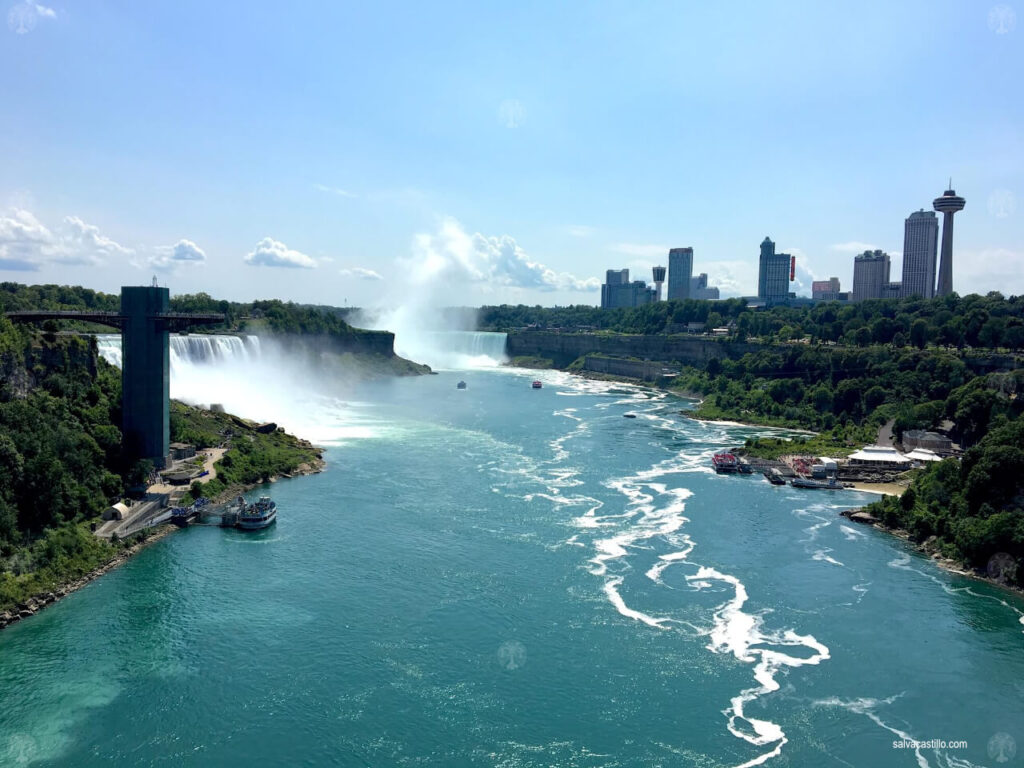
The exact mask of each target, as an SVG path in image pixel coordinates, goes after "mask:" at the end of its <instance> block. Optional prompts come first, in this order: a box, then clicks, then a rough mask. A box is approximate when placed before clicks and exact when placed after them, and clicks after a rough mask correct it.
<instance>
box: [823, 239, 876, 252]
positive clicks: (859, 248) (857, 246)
mask: <svg viewBox="0 0 1024 768" xmlns="http://www.w3.org/2000/svg"><path fill="white" fill-rule="evenodd" d="M829 250H831V251H836V252H838V253H852V254H853V255H855V256H856V255H858V254H861V253H864V251H875V250H878V246H877V245H872V244H871V243H862V242H860V241H858V240H851V241H850V242H848V243H836V244H835V245H830V246H829Z"/></svg>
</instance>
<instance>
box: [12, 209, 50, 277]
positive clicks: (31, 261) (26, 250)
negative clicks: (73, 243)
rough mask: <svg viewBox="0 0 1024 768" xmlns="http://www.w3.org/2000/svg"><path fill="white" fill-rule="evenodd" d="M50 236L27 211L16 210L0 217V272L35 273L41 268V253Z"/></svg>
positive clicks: (48, 231)
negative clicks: (0, 270)
mask: <svg viewBox="0 0 1024 768" xmlns="http://www.w3.org/2000/svg"><path fill="white" fill-rule="evenodd" d="M53 241H54V237H53V234H52V233H51V232H50V230H48V229H47V228H46V227H44V226H43V225H42V223H40V221H39V220H38V219H37V218H36V217H35V216H33V215H32V214H31V213H30V212H29V211H25V210H22V209H20V208H15V209H14V210H13V211H11V212H9V213H6V214H2V215H0V269H2V270H11V271H16V272H34V271H36V270H38V269H39V267H40V266H41V264H40V262H41V253H42V249H43V248H44V247H45V246H47V245H50V244H51V243H53Z"/></svg>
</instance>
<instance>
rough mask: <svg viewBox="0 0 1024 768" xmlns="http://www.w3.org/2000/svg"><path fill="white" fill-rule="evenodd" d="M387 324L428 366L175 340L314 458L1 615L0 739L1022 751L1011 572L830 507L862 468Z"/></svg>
mask: <svg viewBox="0 0 1024 768" xmlns="http://www.w3.org/2000/svg"><path fill="white" fill-rule="evenodd" d="M416 343H417V344H418V345H419V346H418V348H419V349H421V350H424V349H426V350H429V349H433V350H434V353H435V358H434V361H433V363H432V364H436V367H437V368H440V369H442V370H441V371H440V373H439V374H438V375H435V376H421V377H415V378H404V379H386V380H378V381H374V382H369V383H363V384H354V385H350V384H346V385H344V386H343V387H341V386H340V385H339V387H338V388H335V386H334V383H333V382H331V381H321V380H317V377H316V376H315V372H310V371H307V370H305V369H294V370H289V364H290V363H289V358H288V357H287V355H284V354H278V353H277V352H272V351H271V350H269V349H268V348H267V345H266V344H263V343H256V342H254V341H253V340H249V339H245V338H243V337H232V338H229V337H216V338H215V339H206V338H202V337H198V336H190V337H185V338H182V339H179V340H176V341H175V342H174V354H175V358H174V363H173V370H172V395H173V396H175V397H184V398H186V399H190V400H192V401H194V402H202V403H209V402H223V403H224V404H225V405H226V407H228V409H229V410H232V409H238V410H236V412H240V413H241V415H246V416H251V417H252V418H260V419H266V420H277V421H279V422H280V423H283V424H286V425H288V426H289V428H290V429H293V430H294V431H296V432H298V433H299V434H300V435H301V436H303V437H309V438H310V439H313V440H315V441H317V442H320V443H321V444H323V445H325V446H326V447H327V450H326V454H325V455H326V458H327V460H328V468H327V470H326V471H325V472H324V473H322V474H320V475H315V476H310V477H301V478H295V479H290V480H281V481H279V482H277V483H274V484H272V485H269V486H266V487H264V488H262V489H258V490H257V491H255V492H254V493H264V494H269V495H271V496H272V497H273V498H274V500H275V501H276V502H277V506H278V510H279V511H278V521H277V524H276V526H275V527H274V528H272V529H269V530H267V531H264V532H259V533H255V534H251V533H244V532H238V531H232V530H222V529H219V528H214V527H193V528H188V529H185V530H183V531H180V532H176V533H174V534H173V535H171V536H168V537H166V538H164V539H163V540H161V541H159V542H157V543H155V544H153V545H152V546H151V547H149V548H147V549H145V550H143V551H142V552H141V553H140V554H139V555H138V556H136V557H134V558H133V559H131V560H130V561H129V562H127V563H126V564H125V565H123V566H121V567H120V568H118V569H116V570H114V571H112V572H110V573H108V574H107V575H105V576H103V577H102V578H100V579H98V580H97V581H94V582H93V583H91V584H89V585H88V586H87V587H85V588H83V589H82V590H80V591H78V592H76V593H74V594H72V595H70V596H69V597H67V598H66V599H64V600H61V601H60V602H58V603H56V604H55V605H53V606H51V607H49V608H47V609H46V610H45V611H43V612H41V613H40V614H39V615H38V616H35V617H33V618H31V619H28V620H26V621H22V622H19V623H17V624H15V625H13V626H12V627H11V628H9V629H7V630H6V631H4V632H3V633H0V765H3V766H29V765H45V766H69V767H70V766H74V767H75V768H79V767H83V766H86V767H88V766H109V765H163V764H173V765H182V766H251V765H311V766H319V765H343V766H392V765H394V766H402V765H439V766H517V767H518V766H522V767H526V766H538V767H539V766H581V767H586V768H589V767H594V768H597V767H598V766H607V767H609V768H610V767H611V766H617V767H618V766H637V767H640V766H700V767H701V768H709V767H718V766H723V767H730V766H732V767H736V766H760V765H764V766H780V767H781V766H816V767H817V766H836V767H837V768H839V767H840V766H908V767H910V768H915V767H920V766H934V767H936V768H967V767H969V766H990V765H1002V764H1009V765H1013V764H1014V763H1013V762H1010V761H1011V760H1013V759H1016V760H1018V761H1019V760H1020V757H1019V755H1018V749H1020V748H1024V652H1022V650H1024V625H1022V624H1021V617H1022V615H1024V613H1022V612H1024V602H1022V601H1021V599H1020V598H1019V597H1017V596H1015V595H1012V594H1010V593H1007V592H1003V591H1001V590H998V589H996V588H994V587H992V586H989V585H987V584H983V583H979V582H975V581H972V580H969V579H965V578H962V577H959V576H956V575H952V574H949V573H947V572H945V571H942V570H940V569H939V568H937V567H936V566H935V565H934V564H933V563H932V562H931V561H930V560H928V559H927V558H924V557H921V556H920V555H918V554H916V553H915V552H914V551H912V549H911V548H910V547H909V546H908V545H907V544H906V543H905V542H903V541H901V540H899V539H896V538H894V537H890V536H887V535H884V534H882V533H879V532H877V531H875V530H873V529H869V528H862V527H859V526H855V525H853V524H851V523H849V522H848V521H847V520H846V519H845V518H842V517H840V516H839V514H838V513H839V512H840V511H841V510H842V509H845V508H849V507H857V506H861V505H863V504H865V503H867V502H868V501H870V500H871V498H872V497H871V496H869V495H867V494H862V493H857V492H852V491H844V492H841V493H827V492H824V491H803V490H800V489H794V488H790V487H775V486H772V485H770V484H769V483H768V482H766V481H765V480H764V479H763V478H762V477H761V476H760V475H754V476H720V475H716V474H714V473H713V472H712V471H711V468H710V457H711V455H712V453H714V452H715V451H717V450H720V449H721V448H723V447H726V446H732V445H736V444H739V443H742V442H743V440H745V439H746V438H747V437H749V436H752V435H757V434H765V433H767V432H769V431H770V430H767V429H762V428H755V427H742V426H735V425H725V424H713V423H701V422H696V421H693V420H690V419H686V418H682V417H681V416H680V413H679V412H680V410H683V409H685V408H687V407H688V403H687V401H685V400H681V399H678V398H675V397H673V396H670V395H667V394H665V393H661V392H655V391H651V390H646V389H642V388H637V387H631V386H624V385H621V384H611V383H605V382H594V381H588V380H585V379H581V378H576V377H573V376H570V375H568V374H564V373H560V372H556V371H544V372H536V371H524V370H518V369H513V368H507V367H500V366H497V365H496V364H490V363H497V362H500V360H501V359H502V355H503V352H504V339H503V338H500V337H497V336H488V335H486V334H466V335H462V336H458V337H455V336H434V337H430V336H429V335H427V334H424V338H423V339H422V340H421V341H419V342H416ZM114 347H115V344H114V343H113V342H112V341H105V340H101V349H102V351H103V353H104V355H105V356H106V357H107V358H108V359H111V360H114V361H116V354H115V352H116V350H115V349H114ZM412 356H413V358H414V359H420V360H425V361H426V362H428V363H430V362H432V361H431V360H430V359H429V358H423V357H419V358H417V357H416V356H415V354H412ZM485 358H486V359H485ZM489 361H490V362H489ZM321 378H322V377H321ZM535 378H539V379H541V381H542V382H543V388H542V389H532V388H531V386H530V383H531V381H532V380H533V379H535ZM460 380H462V381H465V382H466V384H467V386H466V389H464V390H459V389H456V383H457V382H458V381H460ZM311 382H314V383H311ZM626 413H631V414H635V415H636V417H637V418H635V419H625V418H623V415H624V414H626ZM1008 739H1009V740H1008ZM1018 745H1019V746H1018ZM1014 755H1018V756H1017V757H1016V758H1014ZM1008 756H1009V757H1008Z"/></svg>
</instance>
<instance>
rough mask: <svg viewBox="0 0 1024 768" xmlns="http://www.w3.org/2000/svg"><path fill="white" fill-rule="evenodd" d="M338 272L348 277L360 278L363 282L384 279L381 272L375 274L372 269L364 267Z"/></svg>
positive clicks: (349, 268)
mask: <svg viewBox="0 0 1024 768" xmlns="http://www.w3.org/2000/svg"><path fill="white" fill-rule="evenodd" d="M338 272H339V274H342V275H345V276H346V277H358V278H360V279H361V280H383V279H384V278H383V277H382V276H381V274H380V273H379V272H374V271H373V270H372V269H364V268H363V267H348V268H347V269H341V270H338Z"/></svg>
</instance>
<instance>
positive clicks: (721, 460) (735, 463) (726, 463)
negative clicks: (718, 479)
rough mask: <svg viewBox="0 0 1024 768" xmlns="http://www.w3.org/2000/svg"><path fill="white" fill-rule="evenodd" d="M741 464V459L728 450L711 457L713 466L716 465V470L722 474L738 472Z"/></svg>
mask: <svg viewBox="0 0 1024 768" xmlns="http://www.w3.org/2000/svg"><path fill="white" fill-rule="evenodd" d="M739 464H740V462H739V459H737V458H736V456H735V455H734V454H731V453H729V452H728V451H722V452H721V453H716V454H715V455H714V456H712V457H711V466H712V467H714V469H715V472H717V473H718V474H720V475H722V474H729V473H732V472H738V471H739Z"/></svg>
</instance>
